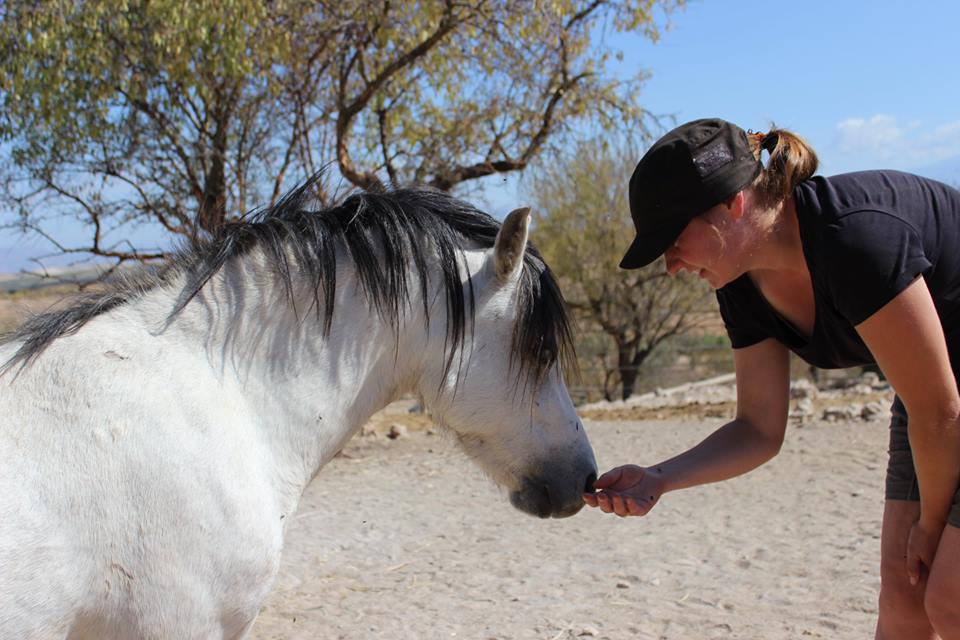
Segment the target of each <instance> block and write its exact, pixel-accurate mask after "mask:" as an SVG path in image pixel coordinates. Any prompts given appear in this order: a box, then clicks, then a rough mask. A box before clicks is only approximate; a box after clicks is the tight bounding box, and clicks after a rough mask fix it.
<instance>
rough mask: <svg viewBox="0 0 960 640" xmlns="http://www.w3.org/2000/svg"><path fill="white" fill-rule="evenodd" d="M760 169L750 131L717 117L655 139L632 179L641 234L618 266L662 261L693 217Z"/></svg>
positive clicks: (632, 201) (633, 205)
mask: <svg viewBox="0 0 960 640" xmlns="http://www.w3.org/2000/svg"><path fill="white" fill-rule="evenodd" d="M761 168H762V165H761V164H760V160H759V159H757V158H756V157H755V156H754V155H753V152H752V151H751V150H750V142H749V140H748V139H747V133H746V132H745V131H744V130H743V129H741V128H740V127H738V126H737V125H735V124H731V123H729V122H727V121H726V120H721V119H719V118H707V119H703V120H694V121H692V122H688V123H686V124H683V125H680V126H679V127H677V128H676V129H674V130H673V131H671V132H670V133H668V134H666V135H665V136H663V137H662V138H660V139H659V140H657V141H656V142H655V143H654V144H653V146H652V147H650V149H648V150H647V152H646V153H645V154H643V157H642V158H640V162H638V163H637V167H636V169H634V170H633V176H632V177H631V178H630V216H631V217H632V218H633V226H634V227H635V228H636V230H637V236H636V238H634V240H633V244H631V245H630V248H629V249H627V253H626V255H624V256H623V260H621V261H620V267H621V268H622V269H639V268H640V267H644V266H646V265H648V264H650V263H651V262H653V261H654V260H656V259H657V258H659V257H660V256H661V255H663V253H664V251H666V250H667V248H669V247H670V245H671V244H673V243H674V242H675V241H676V239H677V237H678V236H679V235H680V234H681V233H682V232H683V230H684V229H685V228H686V226H687V224H689V222H690V221H691V220H693V218H695V217H696V216H698V215H700V214H701V213H703V212H704V211H706V210H707V209H709V208H711V207H713V206H714V205H717V204H719V203H721V202H723V201H725V200H727V199H729V198H731V197H732V196H734V195H735V194H736V193H737V192H738V191H740V190H741V189H743V187H745V186H747V185H748V184H750V183H751V182H753V180H754V179H755V178H756V177H757V176H758V175H760V169H761Z"/></svg>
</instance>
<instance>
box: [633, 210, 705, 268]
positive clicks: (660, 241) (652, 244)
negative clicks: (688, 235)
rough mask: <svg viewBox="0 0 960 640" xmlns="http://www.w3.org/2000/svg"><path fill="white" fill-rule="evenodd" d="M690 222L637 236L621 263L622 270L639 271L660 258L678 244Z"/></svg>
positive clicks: (679, 222)
mask: <svg viewBox="0 0 960 640" xmlns="http://www.w3.org/2000/svg"><path fill="white" fill-rule="evenodd" d="M689 222H690V221H689V220H686V219H680V220H678V221H676V222H675V223H674V224H673V225H669V226H666V227H663V228H662V229H657V230H656V231H653V232H650V233H644V234H643V235H641V234H639V233H638V234H637V237H635V238H634V239H633V243H632V244H631V245H630V248H629V249H627V253H626V254H625V255H624V256H623V260H621V261H620V268H621V269H639V268H640V267H645V266H647V265H648V264H650V263H651V262H653V261H654V260H656V259H657V258H659V257H660V256H662V255H663V253H664V252H665V251H666V250H667V249H668V248H669V247H670V245H672V244H673V243H674V242H676V240H677V238H678V237H680V234H681V233H683V230H684V229H685V228H686V226H687V223H689Z"/></svg>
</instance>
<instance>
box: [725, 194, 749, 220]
mask: <svg viewBox="0 0 960 640" xmlns="http://www.w3.org/2000/svg"><path fill="white" fill-rule="evenodd" d="M724 205H726V207H727V212H728V213H729V215H730V217H731V218H733V219H734V220H739V219H740V218H742V217H743V207H744V197H743V191H737V193H736V194H735V195H734V196H732V197H731V198H730V199H729V200H727V201H726V202H725V203H724Z"/></svg>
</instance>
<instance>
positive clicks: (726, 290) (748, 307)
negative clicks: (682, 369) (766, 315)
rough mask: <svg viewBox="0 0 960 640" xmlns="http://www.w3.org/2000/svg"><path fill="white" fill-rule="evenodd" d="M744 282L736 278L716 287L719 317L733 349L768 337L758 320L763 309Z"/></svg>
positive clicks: (767, 332)
mask: <svg viewBox="0 0 960 640" xmlns="http://www.w3.org/2000/svg"><path fill="white" fill-rule="evenodd" d="M746 277H747V276H743V278H746ZM744 284H745V283H743V282H741V281H740V280H736V281H734V282H731V283H730V284H728V285H727V286H725V287H723V288H721V289H717V302H718V303H719V305H720V317H721V318H722V319H723V325H724V327H725V328H726V330H727V336H729V338H730V344H731V346H733V348H734V349H742V348H744V347H749V346H751V345H754V344H757V343H758V342H763V341H764V340H766V339H767V338H769V337H770V332H769V331H767V330H765V329H764V328H763V327H762V326H761V324H760V323H759V322H758V319H759V317H760V314H762V313H763V310H762V309H761V308H759V307H758V305H757V301H756V300H753V296H751V291H750V289H749V287H746V286H744Z"/></svg>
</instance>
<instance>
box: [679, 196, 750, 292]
mask: <svg viewBox="0 0 960 640" xmlns="http://www.w3.org/2000/svg"><path fill="white" fill-rule="evenodd" d="M731 203H732V204H733V206H731ZM737 204H738V203H736V202H733V201H731V202H727V203H720V204H718V205H716V206H715V207H712V208H710V209H708V210H707V211H705V212H704V213H703V214H701V215H699V216H697V217H696V218H694V219H693V220H691V221H690V224H688V225H687V226H686V228H685V229H684V230H683V232H682V233H681V234H680V236H679V237H678V238H677V241H676V242H675V243H674V244H673V246H671V247H670V248H669V249H667V251H666V252H665V253H664V258H665V259H666V262H667V273H669V274H670V275H675V274H677V273H678V272H680V271H689V272H691V273H694V274H697V275H698V276H700V277H701V278H703V279H704V280H706V281H707V283H708V284H709V285H710V286H711V287H712V288H714V289H719V288H720V287H722V286H724V285H726V284H727V283H729V282H732V281H733V280H736V279H737V278H738V277H740V276H741V275H742V274H743V272H744V269H743V268H742V265H741V260H740V253H741V252H740V251H739V248H740V244H741V243H740V238H739V234H738V225H737V224H736V222H737V221H738V220H740V219H741V217H740V215H737V214H736V210H735V209H734V207H736V206H737Z"/></svg>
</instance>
